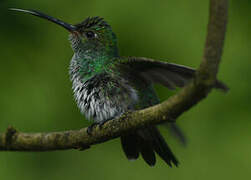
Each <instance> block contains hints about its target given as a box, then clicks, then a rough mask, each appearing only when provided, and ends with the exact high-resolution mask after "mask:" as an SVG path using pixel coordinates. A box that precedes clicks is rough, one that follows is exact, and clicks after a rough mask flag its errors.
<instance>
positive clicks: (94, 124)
mask: <svg viewBox="0 0 251 180" xmlns="http://www.w3.org/2000/svg"><path fill="white" fill-rule="evenodd" d="M109 120H110V119H108V120H105V121H101V122H94V123H92V124H91V125H90V126H89V127H88V128H87V131H86V132H87V134H88V135H91V134H92V130H93V128H94V127H95V126H99V128H100V129H102V127H103V125H104V124H105V123H106V122H107V121H109Z"/></svg>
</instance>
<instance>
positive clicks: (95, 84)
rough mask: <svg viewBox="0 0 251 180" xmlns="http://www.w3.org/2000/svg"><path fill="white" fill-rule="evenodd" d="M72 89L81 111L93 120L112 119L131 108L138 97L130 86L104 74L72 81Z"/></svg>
mask: <svg viewBox="0 0 251 180" xmlns="http://www.w3.org/2000/svg"><path fill="white" fill-rule="evenodd" d="M73 91H74V97H75V99H76V102H77V105H78V107H79V109H80V111H81V113H82V114H84V115H85V116H86V118H88V119H89V120H94V121H95V122H103V121H106V120H109V119H112V118H114V117H117V116H119V115H121V114H122V113H124V112H126V111H128V110H129V109H133V107H134V105H135V103H136V102H137V99H138V97H137V93H136V90H135V89H133V88H132V87H131V86H129V85H128V84H126V83H123V81H122V82H121V80H114V79H111V78H110V77H105V76H102V77H99V78H97V77H96V78H92V79H90V80H88V81H86V82H84V83H82V82H81V81H75V82H74V81H73Z"/></svg>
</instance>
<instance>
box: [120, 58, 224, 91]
mask: <svg viewBox="0 0 251 180" xmlns="http://www.w3.org/2000/svg"><path fill="white" fill-rule="evenodd" d="M119 63H120V64H123V65H126V66H127V67H128V68H129V69H130V70H131V71H133V72H135V73H137V74H139V75H140V76H142V77H143V78H144V79H146V80H148V81H150V82H151V83H159V84H162V85H164V86H166V87H168V88H169V89H175V88H176V87H183V86H185V85H186V84H187V83H188V82H189V81H190V80H191V79H192V78H193V77H194V76H195V72H196V71H195V69H193V68H190V67H187V66H183V65H178V64H173V63H167V62H162V61H157V60H154V59H149V58H144V57H125V58H121V59H120V61H119ZM215 87H216V88H218V89H222V90H224V91H226V90H227V89H228V88H227V87H226V86H225V85H224V84H223V83H222V82H220V81H216V84H215Z"/></svg>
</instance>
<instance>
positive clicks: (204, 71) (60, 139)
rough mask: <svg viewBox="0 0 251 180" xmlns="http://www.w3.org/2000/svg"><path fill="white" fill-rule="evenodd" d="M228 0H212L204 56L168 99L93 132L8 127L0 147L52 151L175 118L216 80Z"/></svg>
mask: <svg viewBox="0 0 251 180" xmlns="http://www.w3.org/2000/svg"><path fill="white" fill-rule="evenodd" d="M227 4H228V0H211V1H210V14H209V24H208V32H207V39H206V45H205V50H204V56H203V59H202V62H201V64H200V67H199V68H198V71H197V74H196V77H195V79H194V80H193V81H192V82H191V83H190V84H188V85H187V86H186V87H184V88H183V89H182V90H181V91H179V92H178V93H177V94H175V95H174V96H172V97H170V98H169V99H168V100H166V101H164V102H163V103H161V104H158V105H156V106H152V107H149V108H147V109H143V110H140V111H135V112H128V113H126V114H124V115H123V116H121V117H119V118H116V119H114V120H110V121H108V122H107V123H105V124H104V125H103V127H102V128H99V127H96V128H94V129H93V131H92V135H88V134H87V132H86V130H87V129H86V128H83V129H80V130H72V131H63V132H50V133H23V132H19V131H17V130H16V129H14V128H13V127H9V128H8V129H7V131H6V132H5V133H0V150H1V151H52V150H63V149H72V148H78V149H79V148H80V149H86V148H89V147H90V146H91V145H94V144H97V143H102V142H105V141H108V140H110V139H114V138H116V137H118V136H120V135H121V134H123V133H125V132H128V131H131V130H135V129H137V128H139V127H142V126H145V125H147V124H159V123H162V122H167V121H169V122H171V121H174V120H175V119H176V118H177V117H178V116H180V115H181V114H182V113H184V112H185V111H187V110H188V109H190V108H191V107H193V106H194V105H195V104H197V103H198V102H199V101H201V100H202V99H204V98H205V97H206V96H207V95H208V93H209V92H210V91H211V89H212V88H213V85H214V84H215V82H216V75H217V72H218V68H219V63H220V59H221V55H222V49H223V44H224V37H225V32H226V24H227Z"/></svg>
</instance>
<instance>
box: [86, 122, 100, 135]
mask: <svg viewBox="0 0 251 180" xmlns="http://www.w3.org/2000/svg"><path fill="white" fill-rule="evenodd" d="M98 124H99V123H96V122H95V123H92V124H91V125H90V126H88V128H87V131H86V132H87V134H88V135H91V134H92V130H93V128H94V127H95V126H97V125H98Z"/></svg>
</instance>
